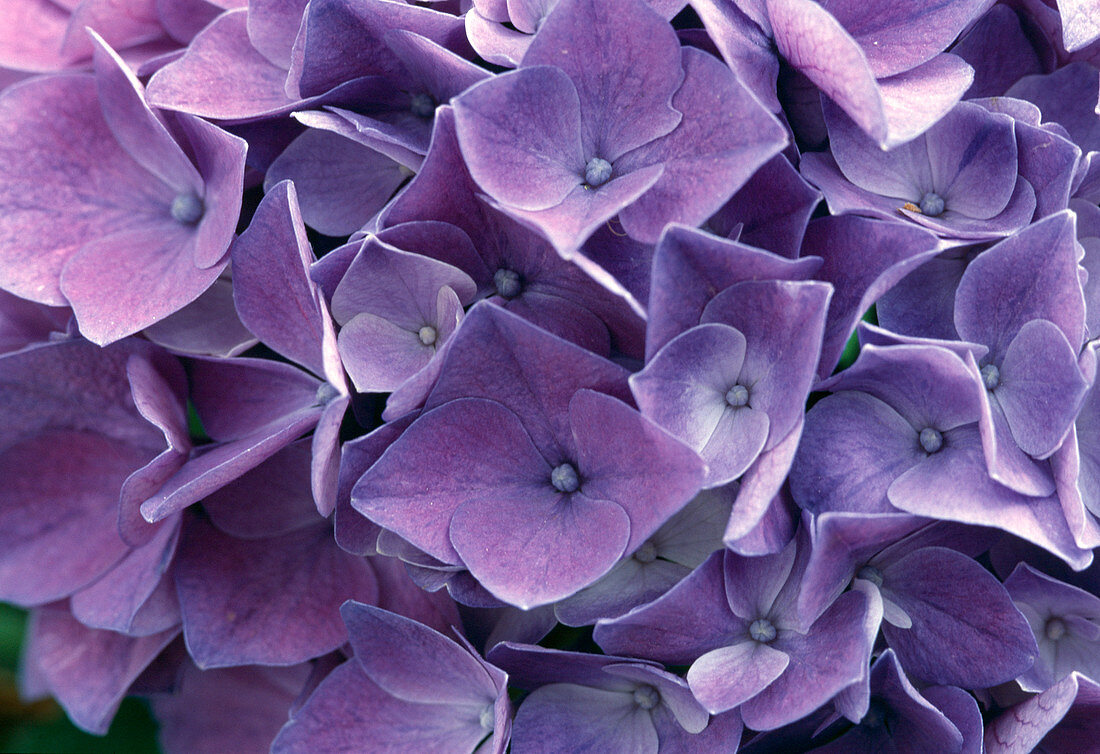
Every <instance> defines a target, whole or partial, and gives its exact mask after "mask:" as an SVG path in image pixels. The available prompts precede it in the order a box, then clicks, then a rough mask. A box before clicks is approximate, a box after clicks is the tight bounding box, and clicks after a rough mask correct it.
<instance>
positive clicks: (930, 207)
mask: <svg viewBox="0 0 1100 754" xmlns="http://www.w3.org/2000/svg"><path fill="white" fill-rule="evenodd" d="M943 209H944V205H943V197H942V196H940V195H939V194H937V193H936V192H934V191H929V192H928V193H927V194H925V195H924V196H923V197H921V200H920V211H921V214H925V215H928V216H929V217H939V216H940V215H942V214H943Z"/></svg>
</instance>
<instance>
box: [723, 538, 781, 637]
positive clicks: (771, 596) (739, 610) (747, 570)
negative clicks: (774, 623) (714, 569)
mask: <svg viewBox="0 0 1100 754" xmlns="http://www.w3.org/2000/svg"><path fill="white" fill-rule="evenodd" d="M724 555H725V561H724V564H723V565H724V569H725V570H724V573H725V584H726V586H725V596H726V604H727V605H728V606H729V609H730V610H731V611H732V612H733V614H734V615H736V616H738V617H739V618H741V619H742V620H743V621H745V623H746V624H749V623H751V622H752V621H754V620H756V619H757V618H761V617H764V616H766V615H768V614H769V613H773V612H774V611H775V602H776V598H777V597H778V596H779V594H780V592H781V591H782V590H783V587H784V585H786V584H787V582H788V581H789V580H790V578H791V569H792V568H794V567H795V559H796V557H797V555H798V552H797V547H796V545H795V543H794V542H791V543H789V544H788V545H787V546H786V547H785V548H784V549H783V550H782V551H780V552H778V553H775V554H773V555H766V556H764V557H741V556H739V555H735V554H734V553H731V552H726V553H724ZM796 578H797V576H796Z"/></svg>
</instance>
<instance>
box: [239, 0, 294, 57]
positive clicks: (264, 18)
mask: <svg viewBox="0 0 1100 754" xmlns="http://www.w3.org/2000/svg"><path fill="white" fill-rule="evenodd" d="M307 3H308V0H251V2H250V3H249V13H248V38H249V40H251V42H252V46H253V47H255V48H256V50H257V51H259V53H260V54H261V55H263V56H264V57H265V58H267V59H268V60H270V61H271V62H272V63H273V64H275V65H277V66H278V67H279V68H282V69H284V70H286V69H289V68H290V51H291V48H292V47H293V46H294V38H295V37H297V36H298V29H299V27H300V26H301V25H302V15H303V14H304V13H305V10H306V5H307Z"/></svg>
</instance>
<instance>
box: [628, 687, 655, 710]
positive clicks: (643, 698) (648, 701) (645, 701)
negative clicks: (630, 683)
mask: <svg viewBox="0 0 1100 754" xmlns="http://www.w3.org/2000/svg"><path fill="white" fill-rule="evenodd" d="M634 703H635V704H637V705H638V706H639V707H641V708H642V709H653V708H654V707H656V706H657V705H658V704H660V703H661V692H659V691H657V689H655V688H653V687H652V686H639V687H638V688H636V689H634Z"/></svg>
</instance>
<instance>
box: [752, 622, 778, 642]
mask: <svg viewBox="0 0 1100 754" xmlns="http://www.w3.org/2000/svg"><path fill="white" fill-rule="evenodd" d="M775 633H776V632H775V626H773V625H772V622H771V621H770V620H768V619H767V618H757V619H756V620H754V621H753V622H752V623H750V624H749V636H750V637H751V638H752V640H753V641H758V642H760V643H761V644H767V643H768V642H770V641H773V640H774V639H775Z"/></svg>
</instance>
